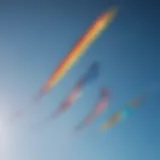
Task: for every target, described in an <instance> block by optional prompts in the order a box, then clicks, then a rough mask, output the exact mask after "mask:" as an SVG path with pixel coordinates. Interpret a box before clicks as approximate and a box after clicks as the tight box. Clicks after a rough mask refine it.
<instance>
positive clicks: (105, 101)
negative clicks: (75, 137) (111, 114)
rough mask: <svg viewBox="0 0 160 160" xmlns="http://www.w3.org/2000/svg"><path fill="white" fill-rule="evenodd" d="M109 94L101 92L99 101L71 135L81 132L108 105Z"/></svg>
mask: <svg viewBox="0 0 160 160" xmlns="http://www.w3.org/2000/svg"><path fill="white" fill-rule="evenodd" d="M109 98H110V97H109V93H108V91H107V90H106V89H102V90H101V94H100V99H99V100H98V103H97V104H96V106H95V107H94V108H93V109H92V110H91V112H90V113H89V114H88V115H87V116H86V117H85V118H84V120H83V121H82V122H81V123H80V124H79V125H77V126H76V127H75V128H74V131H73V133H76V132H77V131H80V130H82V129H83V128H84V127H85V126H87V125H89V124H90V123H91V122H92V121H93V120H94V119H95V118H96V117H97V116H99V115H100V114H101V113H102V111H103V110H104V109H105V107H106V106H108V104H109Z"/></svg>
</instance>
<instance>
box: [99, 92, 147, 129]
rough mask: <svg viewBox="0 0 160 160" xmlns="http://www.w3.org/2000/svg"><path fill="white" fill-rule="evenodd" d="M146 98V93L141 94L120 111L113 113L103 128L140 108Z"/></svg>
mask: <svg viewBox="0 0 160 160" xmlns="http://www.w3.org/2000/svg"><path fill="white" fill-rule="evenodd" d="M145 98H146V94H144V95H141V96H139V97H138V98H136V99H134V100H132V101H131V102H129V103H128V104H127V105H126V107H124V108H122V109H120V110H119V111H118V112H116V113H115V114H113V115H112V116H111V117H110V118H109V119H108V120H107V121H106V122H105V123H104V124H103V126H102V130H105V129H108V128H109V127H111V126H113V125H115V124H116V123H118V122H119V121H121V120H123V119H125V118H126V117H128V116H129V115H130V114H132V113H133V111H134V110H135V109H136V108H138V107H139V106H140V105H141V104H142V102H143V101H144V99H145Z"/></svg>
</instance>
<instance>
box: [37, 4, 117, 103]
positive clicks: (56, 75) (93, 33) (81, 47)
mask: <svg viewBox="0 0 160 160" xmlns="http://www.w3.org/2000/svg"><path fill="white" fill-rule="evenodd" d="M116 11H117V8H116V7H113V8H111V9H109V10H108V11H106V12H104V13H103V14H102V15H100V16H99V17H98V18H97V19H96V20H95V21H94V22H93V24H91V26H90V27H89V28H88V30H87V31H86V32H85V33H84V34H83V35H82V36H81V37H80V39H79V40H78V41H77V42H76V43H75V44H74V46H73V47H72V48H71V50H70V51H69V52H68V54H67V55H66V57H65V58H64V59H63V60H62V61H61V62H60V64H59V65H58V67H57V68H56V69H55V70H54V71H53V73H52V74H51V76H50V77H49V79H48V80H47V81H46V83H45V84H44V85H43V86H42V88H41V89H40V91H39V92H38V95H37V96H36V101H37V100H39V99H41V98H42V97H43V96H44V95H45V93H46V92H48V91H49V90H50V89H51V88H52V87H54V86H55V85H56V84H57V83H58V81H60V80H61V79H62V78H63V77H64V76H65V74H66V73H67V71H68V70H69V69H70V68H71V67H72V65H73V64H74V63H76V61H77V60H78V59H79V58H80V56H82V55H83V54H84V53H85V51H86V49H87V48H88V47H89V46H90V45H91V44H92V42H93V41H94V40H95V39H96V38H97V37H98V35H100V33H101V32H102V31H103V30H104V29H105V28H106V27H107V26H108V25H109V24H110V23H111V21H112V20H113V18H114V17H115V14H116Z"/></svg>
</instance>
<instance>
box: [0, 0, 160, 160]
mask: <svg viewBox="0 0 160 160" xmlns="http://www.w3.org/2000/svg"><path fill="white" fill-rule="evenodd" d="M114 4H118V5H120V9H119V12H118V15H117V17H116V19H115V21H114V22H113V23H112V24H111V25H110V27H109V28H108V29H107V30H105V31H104V32H103V34H102V36H101V37H100V38H98V39H97V40H96V41H95V43H94V44H93V45H92V46H91V47H90V48H89V49H88V51H87V53H86V55H85V56H83V57H82V58H81V59H80V60H79V61H78V63H76V64H75V65H74V67H73V68H72V69H71V70H70V71H69V72H68V74H67V75H66V76H65V77H64V79H63V80H62V81H60V82H59V83H58V85H57V86H56V87H55V88H54V89H53V90H51V92H49V93H48V94H47V95H46V96H45V97H44V99H43V100H42V102H41V104H40V106H39V108H37V110H35V112H33V113H31V114H29V115H27V117H26V118H25V119H22V120H21V121H20V122H17V123H15V124H14V125H13V126H12V127H10V128H8V129H7V130H6V131H4V132H5V133H4V132H2V133H1V136H0V137H1V138H0V140H1V143H0V156H1V157H0V159H2V160H53V159H54V160H75V159H77V160H82V159H83V160H104V159H109V160H143V159H145V160H154V159H155V160H157V159H159V158H160V154H159V150H160V139H159V137H158V134H159V131H160V129H159V121H160V118H159V111H160V109H159V106H160V103H159V101H158V98H159V95H158V94H157V95H155V96H152V98H151V100H148V101H147V102H146V103H145V105H143V107H142V108H141V109H140V110H138V111H137V112H136V114H134V115H133V116H131V117H129V118H128V120H126V121H125V122H123V123H120V124H119V125H117V126H115V127H114V128H112V129H110V130H109V131H108V132H100V131H99V130H98V127H99V125H100V124H101V123H102V122H103V121H104V120H105V119H106V118H107V117H108V116H109V115H111V114H112V113H114V112H115V111H116V109H118V108H120V107H123V105H125V103H127V101H129V100H130V99H132V98H134V97H135V96H137V95H138V94H139V93H141V92H142V91H143V90H144V89H146V88H147V87H148V85H150V84H152V83H153V82H155V81H157V82H159V81H160V75H159V69H160V52H159V51H160V48H159V46H160V45H159V42H160V39H159V36H158V35H159V34H160V31H159V27H160V24H159V21H158V13H159V8H158V4H156V2H154V1H149V0H148V1H143V0H142V1H139V0H135V1H133V0H132V1H131V0H128V1H118V0H117V1H116V0H114V1H104V0H95V1H91V0H81V1H73V0H66V1H64V0H63V1H62V0H59V1H49V0H46V1H42V0H41V1H27V2H26V3H25V2H23V3H22V2H18V1H15V3H9V2H8V3H1V5H0V22H1V25H0V35H1V36H0V73H1V76H0V110H1V115H2V117H3V118H2V119H5V117H6V116H7V114H9V113H11V112H12V110H14V109H16V108H19V107H20V108H21V107H22V108H23V107H27V105H28V101H29V100H30V99H31V98H32V96H33V95H34V94H35V93H36V92H37V91H38V90H39V88H40V87H41V85H42V84H43V83H44V81H45V80H46V78H48V76H49V75H50V73H51V72H52V70H53V69H54V68H55V67H56V66H57V65H58V63H59V62H60V60H61V59H62V58H63V57H64V55H66V53H67V51H68V50H69V49H70V48H71V46H72V45H73V44H74V42H75V41H76V40H77V39H78V37H79V36H80V35H81V34H82V33H83V32H84V31H85V30H86V28H87V27H88V26H89V25H90V24H91V22H92V21H93V20H94V19H95V18H96V17H97V16H98V15H100V14H101V12H103V11H104V10H106V9H107V8H109V7H110V6H111V5H114ZM94 60H98V61H99V62H100V63H101V75H100V77H99V79H98V80H97V81H96V82H94V83H92V84H91V85H90V87H88V88H86V89H85V92H84V94H83V96H82V97H81V99H80V100H79V101H78V102H77V103H76V104H75V105H74V106H73V108H72V109H71V110H70V111H68V112H67V113H66V114H64V115H63V116H61V118H59V119H58V120H57V121H55V122H53V123H52V125H50V126H48V127H46V128H45V129H44V130H42V131H37V132H34V131H31V130H30V125H32V124H34V123H36V122H38V121H39V120H42V119H43V118H45V116H47V115H48V114H49V113H50V111H51V110H52V109H55V108H56V106H57V105H58V104H59V102H60V101H61V100H62V99H63V98H64V97H65V96H66V94H67V93H68V92H69V91H70V89H71V88H72V87H73V85H74V83H75V82H76V81H77V80H78V78H79V77H80V76H81V74H83V73H84V72H85V71H86V69H87V68H88V67H89V66H90V65H91V63H92V62H93V61H94ZM102 87H106V88H109V89H110V91H111V96H112V97H111V104H110V106H109V108H108V110H106V111H105V112H104V113H103V114H102V116H101V117H99V118H97V119H96V120H95V122H94V124H93V125H92V126H90V127H89V128H87V129H86V130H85V131H84V132H83V133H81V134H80V135H78V136H77V137H75V138H74V139H67V138H66V136H65V135H66V134H67V133H68V131H70V129H72V128H73V127H74V126H75V125H76V124H77V123H78V122H79V121H81V119H82V118H83V117H84V116H85V115H86V114H87V113H88V112H89V111H90V109H91V107H92V106H93V105H94V104H95V103H96V99H97V98H98V96H99V91H100V89H101V88H102Z"/></svg>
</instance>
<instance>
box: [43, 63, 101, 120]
mask: <svg viewBox="0 0 160 160" xmlns="http://www.w3.org/2000/svg"><path fill="white" fill-rule="evenodd" d="M99 68H100V65H99V63H98V62H97V61H94V62H93V63H92V65H91V66H90V67H89V69H88V70H87V72H86V73H85V74H84V75H83V76H82V77H81V78H80V80H79V81H78V82H77V83H76V84H75V86H74V87H73V89H72V90H71V92H70V93H69V94H68V95H67V97H66V98H65V99H64V100H63V101H62V103H61V104H60V105H59V107H58V108H57V109H56V111H54V112H53V113H51V115H50V116H49V117H47V119H46V122H47V121H51V120H53V119H55V118H57V117H58V116H59V115H60V114H62V113H64V112H65V111H66V110H67V109H69V108H70V107H71V106H72V105H73V104H74V103H75V102H76V101H77V100H78V98H79V97H80V93H81V92H82V90H83V88H84V87H85V86H86V85H88V84H89V83H91V82H93V81H94V80H96V79H97V78H98V77H99Z"/></svg>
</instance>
